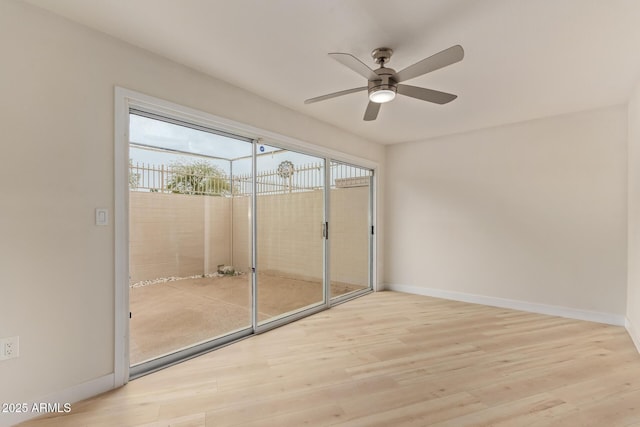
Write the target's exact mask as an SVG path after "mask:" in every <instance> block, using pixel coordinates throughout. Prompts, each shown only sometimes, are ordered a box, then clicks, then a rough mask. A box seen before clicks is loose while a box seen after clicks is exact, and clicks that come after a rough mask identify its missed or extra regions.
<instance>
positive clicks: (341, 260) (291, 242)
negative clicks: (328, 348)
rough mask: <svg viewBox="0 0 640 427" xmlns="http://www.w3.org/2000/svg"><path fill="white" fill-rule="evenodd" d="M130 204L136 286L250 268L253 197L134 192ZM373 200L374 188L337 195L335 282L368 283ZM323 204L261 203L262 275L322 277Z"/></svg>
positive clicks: (277, 199) (304, 196)
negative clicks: (370, 205)
mask: <svg viewBox="0 0 640 427" xmlns="http://www.w3.org/2000/svg"><path fill="white" fill-rule="evenodd" d="M129 200H130V204H129V211H130V212H129V219H130V242H129V244H130V253H129V256H130V266H129V269H130V273H131V279H130V280H131V282H133V283H135V282H138V281H142V280H151V279H156V278H159V277H172V276H181V277H185V276H192V275H201V274H204V273H212V272H215V271H216V267H217V266H218V265H219V264H232V265H234V267H236V269H238V270H243V271H246V270H248V269H249V267H250V266H251V240H250V237H251V235H250V233H249V229H250V216H249V206H248V203H249V201H250V199H249V198H248V197H239V198H234V199H231V198H227V197H205V196H188V195H180V194H160V193H146V192H137V191H132V192H130V197H129ZM368 200H369V189H368V187H355V188H341V189H336V190H332V191H331V227H330V232H331V234H330V238H331V239H330V242H331V279H332V280H334V281H339V282H344V283H352V284H358V285H366V283H367V280H368V260H369V258H368V236H369V235H368V224H369V217H368V214H369V208H368ZM231 203H233V208H234V211H233V212H231ZM322 206H323V193H322V192H321V191H313V192H305V193H293V194H279V195H264V196H259V197H258V266H259V268H260V270H261V271H267V272H272V273H276V274H286V275H287V276H293V277H299V278H304V279H313V280H319V279H321V278H322V248H323V242H322V238H321V224H322V221H323V209H322ZM232 215H233V224H232V222H231V221H232ZM232 228H233V231H234V233H235V234H234V235H233V236H232V235H231V229H232ZM232 237H233V239H234V241H233V247H232V246H231V245H230V243H231V238H232ZM207 242H208V243H207ZM232 251H233V255H234V258H233V260H232V258H231V252H232ZM207 262H208V264H207ZM207 265H208V266H209V268H208V269H207Z"/></svg>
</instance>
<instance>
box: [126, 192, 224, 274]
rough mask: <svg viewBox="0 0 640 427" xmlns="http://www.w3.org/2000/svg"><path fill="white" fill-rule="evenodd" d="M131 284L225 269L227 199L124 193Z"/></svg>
mask: <svg viewBox="0 0 640 427" xmlns="http://www.w3.org/2000/svg"><path fill="white" fill-rule="evenodd" d="M129 224H130V226H129V273H130V276H131V277H130V281H131V282H132V283H135V282H139V281H141V280H150V279H157V278H159V277H172V276H177V277H186V276H193V275H201V274H205V273H213V272H215V271H216V269H217V266H218V265H220V264H230V263H231V246H230V243H231V199H230V198H226V197H206V196H188V195H182V194H161V193H145V192H138V191H132V192H130V193H129Z"/></svg>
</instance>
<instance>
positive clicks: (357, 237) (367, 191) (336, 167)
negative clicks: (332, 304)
mask: <svg viewBox="0 0 640 427" xmlns="http://www.w3.org/2000/svg"><path fill="white" fill-rule="evenodd" d="M330 171H331V177H330V183H331V190H330V193H329V195H330V199H329V200H330V203H329V207H330V216H329V218H330V223H329V225H330V226H329V247H330V254H331V262H330V263H329V266H330V274H329V277H330V281H331V289H330V292H331V298H332V299H333V298H338V297H342V296H346V295H350V294H353V293H355V292H359V291H363V290H367V289H370V288H371V255H370V254H371V185H372V184H371V182H372V176H373V171H372V170H370V169H365V168H361V167H357V166H351V165H347V164H344V163H338V162H334V161H332V162H331V164H330Z"/></svg>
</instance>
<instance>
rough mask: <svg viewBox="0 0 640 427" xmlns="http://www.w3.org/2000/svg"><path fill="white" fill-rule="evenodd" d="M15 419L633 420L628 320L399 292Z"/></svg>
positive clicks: (637, 394) (637, 371)
mask: <svg viewBox="0 0 640 427" xmlns="http://www.w3.org/2000/svg"><path fill="white" fill-rule="evenodd" d="M24 425H25V426H39V427H44V426H109V427H113V426H181V427H186V426H230V425H243V426H260V427H264V426H274V427H275V426H277V427H281V426H285V427H286V426H293V427H297V426H302V425H311V426H328V425H331V426H385V427H388V426H393V427H395V426H455V427H464V426H473V427H477V426H489V425H490V426H527V427H531V426H545V427H547V426H562V427H573V426H597V427H617V426H621V427H622V426H640V355H639V354H638V353H637V351H636V349H635V348H634V346H633V344H632V342H631V340H630V338H629V336H628V335H627V333H626V331H625V330H624V328H621V327H615V326H607V325H601V324H596V323H589V322H581V321H574V320H568V319H563V318H558V317H551V316H543V315H537V314H530V313H524V312H518V311H512V310H506V309H499V308H491V307H485V306H481V305H472V304H465V303H458V302H452V301H445V300H438V299H434V298H428V297H421V296H415V295H407V294H401V293H395V292H380V293H375V294H371V295H368V296H365V297H362V298H359V299H357V300H354V301H351V302H349V303H346V304H343V305H340V306H338V307H335V308H333V309H331V310H329V311H325V312H322V313H320V314H317V315H315V316H312V317H309V318H306V319H303V320H301V321H298V322H296V323H293V324H290V325H287V326H284V327H281V328H279V329H276V330H273V331H270V332H268V333H265V334H262V335H259V336H255V337H252V338H250V339H247V340H245V341H242V342H239V343H237V344H234V345H232V346H229V347H226V348H222V349H220V350H217V351H214V352H212V353H209V354H207V355H205V356H202V357H199V358H197V359H193V360H191V361H189V362H185V363H183V364H180V365H177V366H174V367H171V368H169V369H165V370H163V371H160V372H157V373H155V374H152V375H149V376H146V377H143V378H140V379H137V380H135V381H132V382H131V383H129V384H128V385H127V386H125V387H123V388H121V389H119V390H115V391H113V392H109V393H106V394H104V395H102V396H99V397H97V398H94V399H90V400H88V401H85V402H82V403H78V404H74V405H73V408H72V412H71V414H69V415H66V416H62V417H57V418H44V419H38V420H34V421H31V422H29V423H26V424H24Z"/></svg>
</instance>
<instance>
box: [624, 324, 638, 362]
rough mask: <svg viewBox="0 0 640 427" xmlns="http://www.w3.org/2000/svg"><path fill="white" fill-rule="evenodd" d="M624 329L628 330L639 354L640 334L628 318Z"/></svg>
mask: <svg viewBox="0 0 640 427" xmlns="http://www.w3.org/2000/svg"><path fill="white" fill-rule="evenodd" d="M624 327H625V328H627V332H628V333H629V336H630V337H631V341H633V344H635V346H636V349H638V353H640V334H638V329H636V328H635V327H634V325H633V324H632V323H631V321H630V320H629V318H628V317H627V318H625V319H624Z"/></svg>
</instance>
